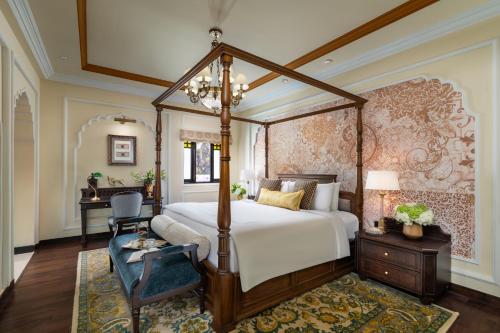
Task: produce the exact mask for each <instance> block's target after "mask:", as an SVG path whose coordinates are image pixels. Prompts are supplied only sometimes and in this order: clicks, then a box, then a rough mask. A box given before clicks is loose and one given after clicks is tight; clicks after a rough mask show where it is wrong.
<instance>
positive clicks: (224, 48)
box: [152, 43, 367, 126]
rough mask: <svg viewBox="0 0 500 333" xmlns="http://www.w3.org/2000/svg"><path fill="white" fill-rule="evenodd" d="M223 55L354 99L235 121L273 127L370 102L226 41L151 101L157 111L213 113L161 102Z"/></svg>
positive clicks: (348, 98) (361, 105)
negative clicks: (286, 114) (291, 113)
mask: <svg viewBox="0 0 500 333" xmlns="http://www.w3.org/2000/svg"><path fill="white" fill-rule="evenodd" d="M223 55H229V56H231V57H234V58H237V59H240V60H243V61H246V62H248V63H250V64H253V65H255V66H258V67H261V68H264V69H267V70H269V71H271V72H274V73H277V74H280V75H283V76H286V77H288V78H290V79H293V80H296V81H299V82H302V83H305V84H307V85H309V86H312V87H315V88H318V89H321V90H324V91H327V92H330V93H332V94H335V95H337V96H340V97H344V98H346V99H347V100H349V101H351V102H350V103H347V104H344V105H339V106H336V107H334V108H327V109H324V110H320V111H315V112H310V113H305V114H302V115H299V116H293V117H289V118H283V119H279V120H275V121H271V122H261V121H257V120H253V119H246V118H241V117H239V118H238V119H236V118H234V117H233V119H235V120H239V121H244V122H249V123H255V124H260V125H267V126H270V125H273V124H277V123H281V122H284V121H288V120H294V119H298V118H303V117H308V116H312V115H316V114H320V113H325V112H331V111H337V110H342V109H347V108H351V107H361V108H362V107H363V105H364V104H365V103H366V102H367V100H366V99H365V98H363V97H361V96H358V95H355V94H352V93H350V92H347V91H345V90H343V89H340V88H337V87H335V86H333V85H330V84H328V83H325V82H322V81H319V80H317V79H314V78H312V77H310V76H307V75H304V74H302V73H299V72H297V71H294V70H292V69H290V68H287V67H285V66H282V65H279V64H276V63H274V62H272V61H269V60H267V59H264V58H261V57H259V56H256V55H254V54H252V53H249V52H247V51H244V50H241V49H239V48H236V47H234V46H232V45H229V44H226V43H220V44H219V45H217V46H216V47H215V48H214V49H213V50H211V51H210V52H209V53H208V54H207V55H206V56H204V57H203V58H202V59H201V60H200V61H198V63H196V65H194V66H193V67H192V68H191V69H190V70H189V71H188V72H186V74H184V75H183V76H182V77H181V78H180V79H179V80H178V81H177V82H175V83H174V85H172V86H171V87H170V88H168V89H167V90H165V91H164V92H163V93H162V94H161V95H160V96H158V98H156V99H155V100H154V101H153V102H152V104H153V106H154V107H155V108H156V109H157V110H163V109H172V110H176V111H182V112H191V113H198V114H206V115H213V114H211V113H210V112H204V111H201V110H195V109H189V108H181V107H176V106H172V105H167V104H162V103H163V101H165V99H167V98H168V97H170V96H171V95H173V94H174V93H175V92H176V91H177V90H180V89H182V88H183V87H184V85H185V84H186V83H188V82H189V81H190V80H191V79H192V78H194V77H195V76H196V75H197V74H198V73H199V72H201V71H202V70H203V69H204V68H205V67H207V66H208V65H209V64H210V63H212V62H213V61H215V60H216V59H217V58H218V57H222V56H223ZM322 111H323V112H322Z"/></svg>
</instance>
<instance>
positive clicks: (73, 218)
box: [62, 96, 170, 231]
mask: <svg viewBox="0 0 500 333" xmlns="http://www.w3.org/2000/svg"><path fill="white" fill-rule="evenodd" d="M70 102H77V103H83V104H90V105H100V106H105V107H110V108H116V109H124V110H130V111H136V112H148V113H152V112H155V111H154V110H152V109H146V108H142V107H137V106H133V105H124V104H114V103H108V102H101V101H95V100H87V99H81V98H73V97H68V96H65V97H64V107H63V199H64V202H63V206H62V221H64V222H63V223H64V225H63V229H64V231H69V230H75V229H80V228H81V226H80V225H79V223H80V222H81V221H80V216H79V207H78V202H77V192H78V189H77V188H76V187H77V186H76V185H77V181H76V169H77V161H78V149H79V148H80V146H81V144H82V135H83V133H84V132H85V130H86V129H87V128H88V127H90V126H92V125H93V124H94V123H97V122H100V121H103V120H109V119H113V118H114V117H119V116H123V115H124V113H123V112H115V113H112V114H99V115H96V116H94V117H92V118H89V119H88V120H87V122H85V123H83V124H81V125H80V128H79V130H78V133H77V139H76V144H75V145H74V146H73V147H72V149H71V154H72V159H73V168H72V173H73V175H72V182H71V184H69V179H68V161H69V160H68V158H69V157H68V154H69V153H70V151H69V147H68V145H69V142H68V121H69V112H70V111H69V103H70ZM164 117H165V118H166V120H167V122H168V124H167V126H170V119H169V118H170V114H169V113H167V112H165V113H164ZM135 119H136V120H137V123H139V124H140V125H142V126H144V127H145V128H146V129H148V131H150V132H151V133H153V134H154V133H155V128H154V126H153V125H151V124H148V123H147V122H146V121H145V120H144V119H140V118H138V117H135ZM167 144H168V141H167ZM169 151H170V149H168V151H167V152H165V151H163V156H162V158H163V160H164V161H165V160H166V159H167V157H166V155H167V154H168V153H169ZM166 185H167V187H166V190H167V193H170V189H169V187H170V186H169V182H167V184H166ZM68 200H71V203H72V204H71V209H70V210H68V206H69V205H68ZM68 214H70V215H68ZM75 223H77V224H78V225H75ZM103 226H107V224H99V225H88V226H87V228H88V229H90V230H92V229H97V228H100V227H103Z"/></svg>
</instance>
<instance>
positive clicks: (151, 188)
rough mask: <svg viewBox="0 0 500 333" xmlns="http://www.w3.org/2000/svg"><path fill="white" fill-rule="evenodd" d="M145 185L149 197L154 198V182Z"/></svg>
mask: <svg viewBox="0 0 500 333" xmlns="http://www.w3.org/2000/svg"><path fill="white" fill-rule="evenodd" d="M144 187H145V188H146V195H147V197H148V198H152V197H153V189H154V187H153V183H147V184H144Z"/></svg>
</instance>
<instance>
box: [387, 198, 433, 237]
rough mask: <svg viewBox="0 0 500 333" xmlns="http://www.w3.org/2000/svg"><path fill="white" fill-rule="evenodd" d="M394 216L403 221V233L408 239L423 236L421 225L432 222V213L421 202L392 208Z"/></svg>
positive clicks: (400, 221) (398, 220)
mask: <svg viewBox="0 0 500 333" xmlns="http://www.w3.org/2000/svg"><path fill="white" fill-rule="evenodd" d="M394 218H395V219H396V221H397V222H399V223H403V224H404V225H403V234H404V235H405V236H406V237H407V238H410V239H418V238H421V237H422V236H423V230H422V226H425V225H432V224H434V213H433V212H432V210H431V209H430V208H429V207H427V206H426V205H425V204H423V203H406V204H402V205H397V206H396V207H395V208H394Z"/></svg>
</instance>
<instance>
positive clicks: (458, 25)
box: [241, 0, 500, 111]
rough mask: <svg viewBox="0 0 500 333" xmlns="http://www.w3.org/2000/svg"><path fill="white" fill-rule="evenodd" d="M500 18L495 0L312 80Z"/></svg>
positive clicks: (291, 87) (280, 94)
mask: <svg viewBox="0 0 500 333" xmlns="http://www.w3.org/2000/svg"><path fill="white" fill-rule="evenodd" d="M498 15H500V2H499V1H495V0H491V1H490V2H488V3H486V4H484V5H482V6H480V7H477V8H475V9H472V10H470V11H467V12H465V13H463V14H461V15H459V16H456V17H454V18H452V19H450V20H448V21H446V22H443V23H439V24H436V25H433V26H431V27H429V28H427V29H423V30H421V31H419V32H417V33H414V34H412V35H410V36H408V37H405V38H402V39H399V40H397V41H394V42H392V43H389V44H386V45H383V46H381V47H379V48H376V49H373V50H371V51H369V52H366V53H364V54H362V55H359V56H357V57H354V58H352V59H350V60H348V61H345V62H343V63H340V64H338V65H334V66H332V67H330V68H329V69H326V70H323V71H320V72H317V73H315V74H313V75H312V77H313V78H315V79H318V80H320V81H325V80H331V79H333V78H334V77H335V76H338V75H340V74H343V73H346V72H349V71H352V70H354V69H356V68H359V67H362V66H365V65H368V64H371V63H373V62H376V61H379V60H382V59H384V58H386V57H389V56H392V55H395V54H397V53H400V52H403V51H406V50H409V49H411V48H414V47H416V46H418V45H421V44H424V43H427V42H430V41H432V40H434V39H437V38H440V37H443V36H445V35H448V34H450V33H452V32H456V31H459V30H462V29H465V28H467V27H469V26H471V25H474V24H477V23H480V22H482V21H486V20H488V19H491V18H494V17H496V16H498ZM303 87H304V85H303V84H300V83H298V82H292V83H291V84H288V85H287V86H286V87H282V88H280V89H277V90H275V91H274V92H270V93H269V94H266V95H265V96H263V97H261V98H258V99H253V100H252V101H250V100H248V99H247V100H246V101H243V102H242V104H241V108H242V109H244V111H248V110H249V109H252V108H255V107H258V106H262V105H264V104H267V103H270V102H272V101H275V100H277V99H280V98H285V97H286V96H288V95H290V94H291V93H292V92H295V91H297V90H299V89H301V88H303Z"/></svg>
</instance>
